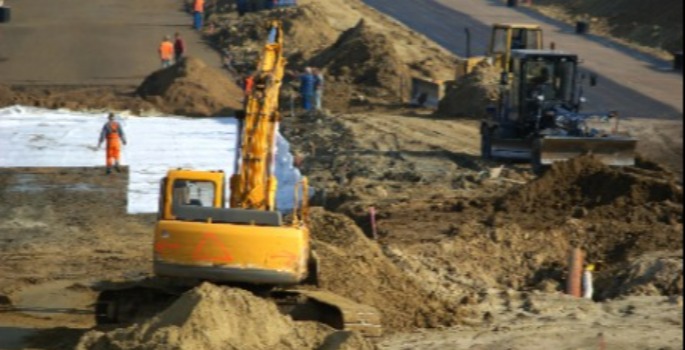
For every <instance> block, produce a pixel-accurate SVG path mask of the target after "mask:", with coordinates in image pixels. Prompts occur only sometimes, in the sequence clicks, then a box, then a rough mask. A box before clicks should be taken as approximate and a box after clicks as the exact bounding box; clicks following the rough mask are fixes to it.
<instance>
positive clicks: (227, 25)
mask: <svg viewBox="0 0 685 350" xmlns="http://www.w3.org/2000/svg"><path fill="white" fill-rule="evenodd" d="M323 18H325V16H324V14H323V12H322V9H321V6H320V5H319V4H318V3H312V4H307V5H301V6H296V7H288V8H284V9H282V10H280V11H260V12H251V13H247V14H245V15H244V16H243V17H238V18H235V17H233V16H231V15H216V16H213V17H212V18H211V19H210V21H212V22H214V23H215V24H216V26H217V27H218V28H220V30H219V31H217V32H216V33H215V34H213V35H212V36H211V40H212V42H214V43H215V45H217V46H218V47H219V48H220V49H225V50H227V51H229V52H231V53H234V54H236V56H237V57H234V59H235V60H236V62H237V63H238V65H239V66H240V65H241V64H243V63H244V64H248V63H250V62H242V61H244V60H248V59H251V58H252V56H254V55H256V54H257V53H258V52H259V51H260V50H261V48H262V46H263V45H264V42H265V41H266V36H267V26H268V24H269V23H270V22H271V21H272V20H276V19H278V20H281V22H282V24H283V31H284V33H285V38H286V41H285V45H284V48H285V52H286V55H287V56H288V63H289V64H290V65H296V66H300V65H302V64H303V60H304V59H306V58H309V57H311V56H312V55H313V54H314V53H316V52H318V51H321V50H322V49H324V48H325V47H327V46H328V45H330V44H331V43H333V42H335V39H336V38H337V37H338V34H339V33H338V31H337V30H335V29H333V28H332V27H331V26H330V25H329V24H328V22H327V21H325V20H322V19H323ZM312 28H316V30H312ZM247 56H249V57H247ZM252 65H254V63H252ZM240 68H242V67H240Z"/></svg>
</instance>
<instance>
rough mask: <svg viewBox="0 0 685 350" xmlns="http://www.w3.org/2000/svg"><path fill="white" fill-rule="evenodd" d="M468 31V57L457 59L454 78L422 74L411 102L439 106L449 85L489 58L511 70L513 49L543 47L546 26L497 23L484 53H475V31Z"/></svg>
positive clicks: (412, 90) (413, 91)
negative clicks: (478, 54)
mask: <svg viewBox="0 0 685 350" xmlns="http://www.w3.org/2000/svg"><path fill="white" fill-rule="evenodd" d="M465 32H466V57H464V58H460V59H459V60H458V61H457V67H456V71H455V75H454V80H453V81H446V82H442V81H437V80H433V79H425V78H419V77H413V78H412V86H411V102H410V103H411V104H412V105H415V106H422V107H434V108H436V107H437V106H438V102H439V101H440V100H441V99H442V98H443V96H444V93H445V90H446V86H445V85H448V84H450V83H454V82H455V81H457V80H459V79H461V78H462V77H463V76H464V75H466V74H469V73H471V71H473V69H474V67H476V66H477V65H478V64H480V63H482V62H484V61H489V62H490V63H491V64H492V65H494V66H496V67H499V68H500V69H501V70H502V71H503V72H509V71H510V70H511V67H510V66H509V65H510V61H511V50H518V49H534V50H539V49H542V48H543V38H542V28H541V27H540V26H539V25H536V24H518V23H495V24H493V25H492V29H491V33H490V40H489V42H488V49H487V52H486V54H485V55H484V56H473V57H472V56H471V32H470V30H469V29H468V28H465Z"/></svg>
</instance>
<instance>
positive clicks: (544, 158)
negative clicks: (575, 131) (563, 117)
mask: <svg viewBox="0 0 685 350" xmlns="http://www.w3.org/2000/svg"><path fill="white" fill-rule="evenodd" d="M636 147H637V139H634V138H632V137H618V136H610V137H550V136H548V137H544V138H542V139H540V140H539V141H538V144H537V145H536V149H535V150H534V157H537V158H538V159H537V163H538V164H540V165H550V164H552V163H554V162H558V161H564V160H568V159H570V158H573V157H576V156H579V155H582V154H592V155H594V156H595V157H597V158H598V159H599V160H600V161H602V162H603V163H604V164H606V165H611V166H632V165H635V149H636Z"/></svg>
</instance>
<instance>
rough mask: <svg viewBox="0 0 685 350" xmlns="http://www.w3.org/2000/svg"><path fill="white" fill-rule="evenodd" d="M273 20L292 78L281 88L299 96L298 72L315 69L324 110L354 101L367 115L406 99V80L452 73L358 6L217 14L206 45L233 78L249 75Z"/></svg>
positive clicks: (433, 51)
mask: <svg viewBox="0 0 685 350" xmlns="http://www.w3.org/2000/svg"><path fill="white" fill-rule="evenodd" d="M273 19H278V20H280V21H282V23H283V29H284V34H285V43H284V52H285V55H286V58H287V60H288V66H287V70H288V72H289V73H290V74H287V75H286V78H285V79H284V82H285V84H284V89H289V90H290V89H292V90H294V91H296V90H297V86H298V79H297V76H298V74H299V73H298V72H301V71H302V70H303V69H304V67H305V66H314V67H318V68H321V69H322V71H323V74H324V76H325V77H326V88H325V91H326V92H325V93H324V106H325V107H326V108H327V109H331V110H342V109H349V108H350V107H353V106H355V105H356V103H357V102H362V103H361V104H362V105H363V106H364V107H363V108H365V109H366V108H367V107H369V106H392V105H395V104H398V103H399V102H401V101H402V98H404V99H406V98H407V97H408V94H409V90H410V86H409V84H410V76H418V77H422V78H430V79H438V80H447V79H449V78H451V77H453V75H454V68H455V66H456V58H455V57H454V56H453V55H451V54H450V53H449V52H447V51H446V50H445V49H444V48H441V47H439V46H438V45H436V44H435V43H433V42H431V41H429V40H428V39H426V38H425V37H423V36H421V35H419V34H417V33H415V32H413V31H411V30H410V29H409V28H407V27H405V26H403V25H401V24H399V23H398V22H396V21H393V20H391V19H389V18H388V17H387V16H385V15H383V14H381V13H379V12H377V11H375V10H373V9H371V8H370V7H368V6H367V5H365V4H364V3H363V2H361V1H358V0H349V1H348V0H331V1H326V2H318V1H302V2H301V3H299V4H298V6H297V7H294V8H286V9H278V10H273V11H260V12H256V13H248V14H246V15H245V16H243V17H238V16H237V15H235V14H233V13H216V14H214V15H213V16H212V17H211V19H210V21H213V23H215V26H216V28H217V30H216V31H215V32H214V33H213V34H211V35H210V40H211V41H212V42H213V43H214V45H215V46H216V47H217V48H218V49H220V50H222V51H227V52H228V53H230V56H231V57H232V64H233V65H234V67H235V68H236V70H237V71H238V72H239V73H241V74H242V73H248V72H250V71H252V70H254V64H255V62H256V57H257V54H258V52H259V50H261V47H262V45H263V43H264V42H265V40H266V35H267V30H266V25H267V23H268V22H269V21H270V20H273ZM312 28H315V30H312Z"/></svg>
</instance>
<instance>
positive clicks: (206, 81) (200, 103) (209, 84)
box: [136, 57, 242, 117]
mask: <svg viewBox="0 0 685 350" xmlns="http://www.w3.org/2000/svg"><path fill="white" fill-rule="evenodd" d="M136 94H138V95H139V96H141V97H143V98H145V99H147V100H149V101H152V102H154V103H155V104H156V105H157V106H158V107H159V109H160V110H161V111H163V112H166V113H172V114H179V115H185V116H202V117H209V116H219V115H223V116H226V115H232V114H233V111H235V110H236V109H239V108H241V102H240V101H241V100H242V92H241V91H240V89H239V88H238V87H237V85H236V84H235V82H234V81H232V79H231V78H229V77H228V75H226V74H224V72H222V71H220V70H218V69H216V68H212V67H209V66H207V65H206V64H205V63H204V62H203V61H202V60H200V59H197V58H194V57H188V58H186V59H184V60H183V61H181V62H180V63H178V64H175V65H173V66H171V67H169V68H166V69H161V70H158V71H156V72H154V73H152V74H151V75H149V76H148V77H147V78H145V80H144V81H143V83H142V84H141V85H140V86H139V87H138V89H137V90H136Z"/></svg>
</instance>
